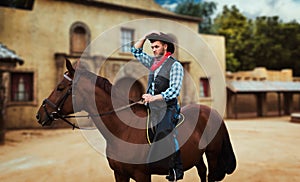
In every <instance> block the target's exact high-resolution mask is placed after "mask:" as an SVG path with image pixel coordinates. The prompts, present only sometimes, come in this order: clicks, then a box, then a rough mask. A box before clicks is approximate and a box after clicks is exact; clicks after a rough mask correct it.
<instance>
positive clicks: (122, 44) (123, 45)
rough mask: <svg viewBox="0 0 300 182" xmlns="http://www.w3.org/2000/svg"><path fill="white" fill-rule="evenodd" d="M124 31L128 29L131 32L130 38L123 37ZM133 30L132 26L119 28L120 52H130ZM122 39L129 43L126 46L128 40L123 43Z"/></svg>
mask: <svg viewBox="0 0 300 182" xmlns="http://www.w3.org/2000/svg"><path fill="white" fill-rule="evenodd" d="M125 31H128V32H129V33H130V34H131V40H129V39H124V37H123V35H124V34H123V33H124V32H125ZM134 32H135V30H134V29H133V28H125V27H122V28H121V36H120V39H121V43H120V45H121V48H120V52H121V53H125V54H126V53H130V52H131V47H132V46H133V45H134ZM125 38H126V37H125ZM124 41H126V42H127V41H130V45H129V46H128V45H127V44H129V42H127V43H125V42H124Z"/></svg>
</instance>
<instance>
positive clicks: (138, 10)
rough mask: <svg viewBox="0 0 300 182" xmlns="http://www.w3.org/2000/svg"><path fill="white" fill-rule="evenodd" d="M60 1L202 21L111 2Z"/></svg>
mask: <svg viewBox="0 0 300 182" xmlns="http://www.w3.org/2000/svg"><path fill="white" fill-rule="evenodd" d="M60 1H68V2H71V3H77V4H84V5H88V6H94V7H101V8H109V9H114V10H118V11H126V12H132V13H138V14H143V15H149V16H151V17H157V18H171V19H177V20H184V21H189V22H195V23H199V22H201V21H202V19H201V18H198V17H192V16H186V15H178V14H175V13H172V12H161V11H155V10H148V9H146V8H145V9H142V8H137V7H130V6H124V5H120V4H113V3H109V2H105V1H95V0H60Z"/></svg>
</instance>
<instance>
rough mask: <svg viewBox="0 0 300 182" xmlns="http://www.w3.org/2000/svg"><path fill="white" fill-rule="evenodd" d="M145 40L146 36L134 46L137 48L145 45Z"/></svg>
mask: <svg viewBox="0 0 300 182" xmlns="http://www.w3.org/2000/svg"><path fill="white" fill-rule="evenodd" d="M145 41H146V37H145V36H144V37H142V38H141V39H140V40H138V41H137V42H136V43H135V44H134V47H135V48H136V49H138V48H142V47H143V46H144V43H145Z"/></svg>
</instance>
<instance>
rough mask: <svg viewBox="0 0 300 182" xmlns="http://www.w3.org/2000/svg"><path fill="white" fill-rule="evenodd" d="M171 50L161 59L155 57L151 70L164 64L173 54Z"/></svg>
mask: <svg viewBox="0 0 300 182" xmlns="http://www.w3.org/2000/svg"><path fill="white" fill-rule="evenodd" d="M171 54H172V53H171V52H167V53H166V55H165V56H164V57H162V58H161V59H160V60H157V59H155V60H154V63H153V64H152V66H151V68H150V70H151V71H155V70H156V69H157V68H158V67H160V65H162V64H163V63H164V62H165V60H166V59H167V58H168V57H169V56H170V55H171Z"/></svg>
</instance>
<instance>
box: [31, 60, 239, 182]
mask: <svg viewBox="0 0 300 182" xmlns="http://www.w3.org/2000/svg"><path fill="white" fill-rule="evenodd" d="M66 67H67V70H68V71H67V72H66V73H65V75H64V78H63V80H62V81H61V82H60V83H59V84H58V86H57V87H56V89H55V90H54V91H53V92H52V93H51V95H50V96H49V97H48V98H47V99H45V100H44V102H43V105H42V106H41V107H40V109H39V110H38V113H37V116H36V117H37V119H38V122H39V123H40V124H42V125H43V126H44V125H51V123H52V122H53V121H54V120H55V119H58V118H61V119H63V120H65V121H66V119H65V118H64V116H67V115H70V114H73V113H76V112H78V111H82V110H84V111H86V112H87V113H89V114H90V116H91V118H92V119H93V122H94V123H95V125H96V127H97V128H98V130H99V131H100V132H101V133H102V135H103V136H104V138H105V139H106V142H107V146H106V154H107V159H108V162H109V166H110V167H111V169H112V170H113V171H114V175H115V180H116V181H117V182H129V180H130V178H131V179H134V180H135V181H139V182H150V181H151V174H158V175H167V173H168V168H167V167H165V166H167V165H162V166H161V167H157V168H150V167H149V165H147V160H146V158H147V154H148V151H149V149H150V145H149V144H148V142H147V135H146V133H147V132H146V129H145V125H146V121H147V114H148V113H147V108H146V106H145V105H143V104H139V103H133V104H130V105H128V103H129V101H128V99H124V97H123V96H121V94H120V93H119V92H118V91H116V89H113V85H112V84H111V83H110V82H109V81H108V80H107V79H105V78H103V77H100V76H97V75H95V74H93V73H91V72H89V71H87V70H86V69H83V68H76V74H75V69H74V68H73V67H72V65H71V63H70V61H68V60H67V61H66ZM72 86H73V87H72ZM74 87H76V89H74ZM115 91H116V92H115ZM74 105H76V107H73V106H74ZM126 105H127V106H128V107H122V106H126ZM116 108H117V109H116ZM118 108H121V109H118ZM95 113H100V114H95ZM182 113H183V115H184V116H185V121H184V122H183V123H182V124H181V125H180V126H179V127H178V128H177V130H178V140H179V143H180V144H181V145H180V150H181V159H182V162H183V166H184V170H188V169H190V168H192V167H194V166H196V168H197V170H198V175H199V177H200V179H201V181H202V182H203V181H206V180H207V179H208V181H220V180H222V179H223V178H224V177H225V175H226V174H231V173H232V172H233V171H234V170H235V168H236V159H235V155H234V152H233V149H232V145H231V142H230V138H229V134H228V131H227V128H226V126H225V123H224V122H223V119H222V118H221V116H220V115H219V114H218V113H217V112H216V111H215V110H213V109H211V108H209V107H207V106H204V105H196V104H193V105H188V106H185V107H183V108H182ZM204 153H205V154H206V158H207V163H208V176H207V174H206V173H207V168H206V165H205V163H204V161H203V154H204ZM166 155H167V154H166ZM166 157H167V156H166ZM161 161H163V160H161Z"/></svg>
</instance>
